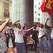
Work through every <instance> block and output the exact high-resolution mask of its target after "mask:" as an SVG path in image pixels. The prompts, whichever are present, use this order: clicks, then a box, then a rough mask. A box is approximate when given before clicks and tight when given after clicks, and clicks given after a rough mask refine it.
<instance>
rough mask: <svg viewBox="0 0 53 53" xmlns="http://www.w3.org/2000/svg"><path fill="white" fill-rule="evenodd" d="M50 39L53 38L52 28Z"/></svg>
mask: <svg viewBox="0 0 53 53" xmlns="http://www.w3.org/2000/svg"><path fill="white" fill-rule="evenodd" d="M51 39H53V28H52V29H51Z"/></svg>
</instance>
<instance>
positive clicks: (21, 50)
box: [15, 43, 26, 53]
mask: <svg viewBox="0 0 53 53" xmlns="http://www.w3.org/2000/svg"><path fill="white" fill-rule="evenodd" d="M15 44H16V45H15V46H16V49H17V53H26V47H25V44H24V43H15Z"/></svg>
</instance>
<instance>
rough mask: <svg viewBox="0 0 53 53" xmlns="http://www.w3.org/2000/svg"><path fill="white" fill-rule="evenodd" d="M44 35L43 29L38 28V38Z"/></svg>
mask: <svg viewBox="0 0 53 53" xmlns="http://www.w3.org/2000/svg"><path fill="white" fill-rule="evenodd" d="M44 34H45V29H44V28H39V34H38V38H41V37H42V36H43V35H44Z"/></svg>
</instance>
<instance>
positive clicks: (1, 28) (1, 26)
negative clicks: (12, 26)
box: [0, 18, 9, 31]
mask: <svg viewBox="0 0 53 53" xmlns="http://www.w3.org/2000/svg"><path fill="white" fill-rule="evenodd" d="M8 21H9V19H7V18H6V21H5V22H4V23H3V24H2V25H0V31H2V30H3V28H4V27H5V25H6V24H7V23H8Z"/></svg>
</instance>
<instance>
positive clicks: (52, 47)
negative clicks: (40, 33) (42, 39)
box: [50, 39, 53, 53]
mask: <svg viewBox="0 0 53 53" xmlns="http://www.w3.org/2000/svg"><path fill="white" fill-rule="evenodd" d="M50 42H51V53H53V39H51V41H50Z"/></svg>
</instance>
